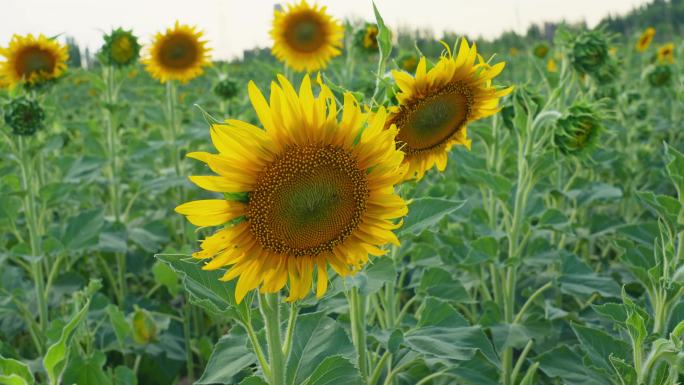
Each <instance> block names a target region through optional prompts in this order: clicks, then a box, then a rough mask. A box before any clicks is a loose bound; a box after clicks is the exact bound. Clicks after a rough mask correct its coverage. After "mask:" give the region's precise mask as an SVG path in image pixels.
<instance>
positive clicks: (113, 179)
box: [103, 66, 126, 305]
mask: <svg viewBox="0 0 684 385" xmlns="http://www.w3.org/2000/svg"><path fill="white" fill-rule="evenodd" d="M103 78H104V82H105V86H106V93H105V100H104V102H105V106H104V111H103V114H104V122H105V128H106V132H107V155H108V157H109V173H108V176H109V197H110V201H111V204H112V206H111V210H112V215H113V216H114V221H115V223H120V222H121V210H120V207H119V181H118V163H117V162H118V161H117V151H118V150H117V142H118V138H117V134H116V127H115V124H114V110H113V109H114V108H115V106H114V105H115V103H116V93H117V92H116V78H115V70H114V67H111V66H108V67H105V68H104V69H103ZM115 258H116V268H117V280H116V285H114V290H115V292H116V298H117V300H118V302H119V304H120V305H123V304H124V301H125V299H126V255H125V254H123V253H119V252H117V253H116V254H115Z"/></svg>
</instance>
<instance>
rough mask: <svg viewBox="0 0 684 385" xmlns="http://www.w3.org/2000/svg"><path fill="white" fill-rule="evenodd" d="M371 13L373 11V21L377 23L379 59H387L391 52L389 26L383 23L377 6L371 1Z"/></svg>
mask: <svg viewBox="0 0 684 385" xmlns="http://www.w3.org/2000/svg"><path fill="white" fill-rule="evenodd" d="M373 13H375V22H376V23H377V25H378V36H377V40H378V49H379V50H380V58H381V59H380V60H383V61H387V59H388V58H389V57H390V54H391V53H392V35H391V33H390V30H389V28H387V26H386V25H385V21H384V20H383V19H382V16H380V11H378V7H376V6H375V2H373Z"/></svg>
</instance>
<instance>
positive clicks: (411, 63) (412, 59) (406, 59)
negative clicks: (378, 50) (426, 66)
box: [396, 52, 418, 72]
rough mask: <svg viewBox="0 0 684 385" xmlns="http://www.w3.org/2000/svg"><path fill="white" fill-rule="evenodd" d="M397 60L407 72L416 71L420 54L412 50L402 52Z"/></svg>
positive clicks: (400, 66)
mask: <svg viewBox="0 0 684 385" xmlns="http://www.w3.org/2000/svg"><path fill="white" fill-rule="evenodd" d="M396 62H397V66H399V68H401V69H402V70H404V71H406V72H415V71H416V68H418V56H416V55H415V54H413V53H410V52H405V53H402V54H400V55H399V57H398V58H397V60H396Z"/></svg>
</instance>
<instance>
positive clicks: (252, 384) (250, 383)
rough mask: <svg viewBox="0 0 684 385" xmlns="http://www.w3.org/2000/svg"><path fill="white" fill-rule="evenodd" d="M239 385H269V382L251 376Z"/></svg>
mask: <svg viewBox="0 0 684 385" xmlns="http://www.w3.org/2000/svg"><path fill="white" fill-rule="evenodd" d="M238 385H268V382H266V381H265V380H264V379H263V378H261V377H257V376H250V377H247V378H245V379H244V380H242V381H240V384H238Z"/></svg>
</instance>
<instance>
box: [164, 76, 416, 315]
mask: <svg viewBox="0 0 684 385" xmlns="http://www.w3.org/2000/svg"><path fill="white" fill-rule="evenodd" d="M278 80H279V84H276V83H272V85H271V94H270V102H267V101H266V99H265V98H264V96H263V95H262V93H261V91H259V89H258V88H257V87H256V86H255V85H254V83H251V82H250V84H249V97H250V99H251V101H252V105H253V106H254V109H255V111H256V114H257V116H258V118H259V121H260V122H261V125H262V126H263V129H262V128H260V127H255V126H253V125H251V124H248V123H245V122H242V121H238V120H228V121H226V122H225V123H223V124H215V125H213V126H212V127H211V130H210V134H211V138H212V142H213V144H214V146H215V147H216V150H217V153H208V152H193V153H190V154H188V157H190V158H194V159H197V160H200V161H202V162H204V163H206V164H207V165H208V166H209V168H210V169H211V170H212V171H213V172H215V173H216V174H218V175H215V176H192V177H190V180H191V181H192V182H194V183H195V184H197V185H198V186H200V187H201V188H203V189H206V190H209V191H215V192H219V193H226V195H225V196H226V197H236V196H241V197H242V198H241V199H238V200H233V199H230V198H224V199H208V200H199V201H193V202H188V203H185V204H182V205H180V206H178V207H177V208H176V211H177V212H178V213H180V214H183V215H185V216H186V217H187V218H188V220H189V221H190V222H191V223H193V224H195V225H197V226H222V227H221V229H219V230H218V231H217V232H216V233H214V234H213V235H211V236H209V237H208V238H206V239H204V240H203V241H202V243H201V251H198V252H196V253H195V254H194V257H196V258H202V259H209V260H210V261H209V262H208V263H207V264H206V265H205V266H204V269H206V270H215V269H221V268H228V270H227V272H226V273H225V275H224V276H223V280H226V281H227V280H231V279H234V278H237V277H239V279H238V282H237V286H236V292H235V296H236V299H237V301H238V302H239V301H242V299H243V298H244V296H245V295H246V293H247V292H249V291H250V290H252V289H254V288H257V287H260V289H261V291H262V292H266V293H273V292H277V291H279V290H281V289H282V288H283V287H284V286H285V285H286V283H288V282H289V297H288V300H296V299H301V298H304V297H305V296H306V295H307V294H308V293H309V292H310V291H311V287H312V283H313V282H314V276H315V282H316V294H317V296H318V297H320V296H322V295H323V294H324V293H325V291H326V289H327V284H328V266H330V267H332V269H333V270H334V271H335V272H337V273H338V274H340V275H342V276H345V275H348V274H350V273H353V272H355V271H357V270H359V269H360V268H361V267H362V266H363V265H364V264H365V263H366V262H368V257H369V255H376V256H377V255H382V254H384V253H385V250H383V249H382V248H381V247H382V246H383V245H385V244H387V243H394V244H398V240H397V238H396V236H395V235H394V234H393V233H392V230H393V229H396V228H397V227H399V226H400V225H401V223H400V222H399V223H395V220H397V219H398V218H401V217H402V216H404V215H405V214H406V212H407V206H406V202H404V201H403V200H402V199H401V198H400V197H399V196H398V195H397V194H395V192H394V185H395V184H397V183H399V182H400V181H401V180H402V178H403V174H404V172H405V169H406V168H405V166H403V165H402V160H403V157H404V155H403V153H402V152H401V151H399V150H398V149H397V148H396V146H395V142H394V137H395V136H396V133H397V129H396V128H395V127H393V126H391V127H389V128H388V129H385V119H386V113H385V111H384V110H380V111H379V112H377V113H375V114H373V116H372V117H370V116H369V115H368V114H366V113H364V112H362V110H361V108H360V106H359V104H358V103H357V102H356V100H354V97H353V96H352V95H351V94H350V93H348V94H345V95H344V106H343V111H342V113H341V114H338V111H337V108H338V107H337V105H336V101H335V98H334V96H333V94H332V93H331V91H330V89H328V87H326V86H325V85H323V84H322V83H321V90H320V92H319V93H318V96H316V97H314V93H313V91H312V87H311V82H310V80H309V76H308V75H306V76H305V77H304V80H303V81H302V84H301V86H300V88H299V92H297V91H295V89H294V88H293V86H292V85H291V84H290V83H289V82H288V81H287V79H286V78H285V77H283V76H278ZM338 116H341V119H338Z"/></svg>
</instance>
